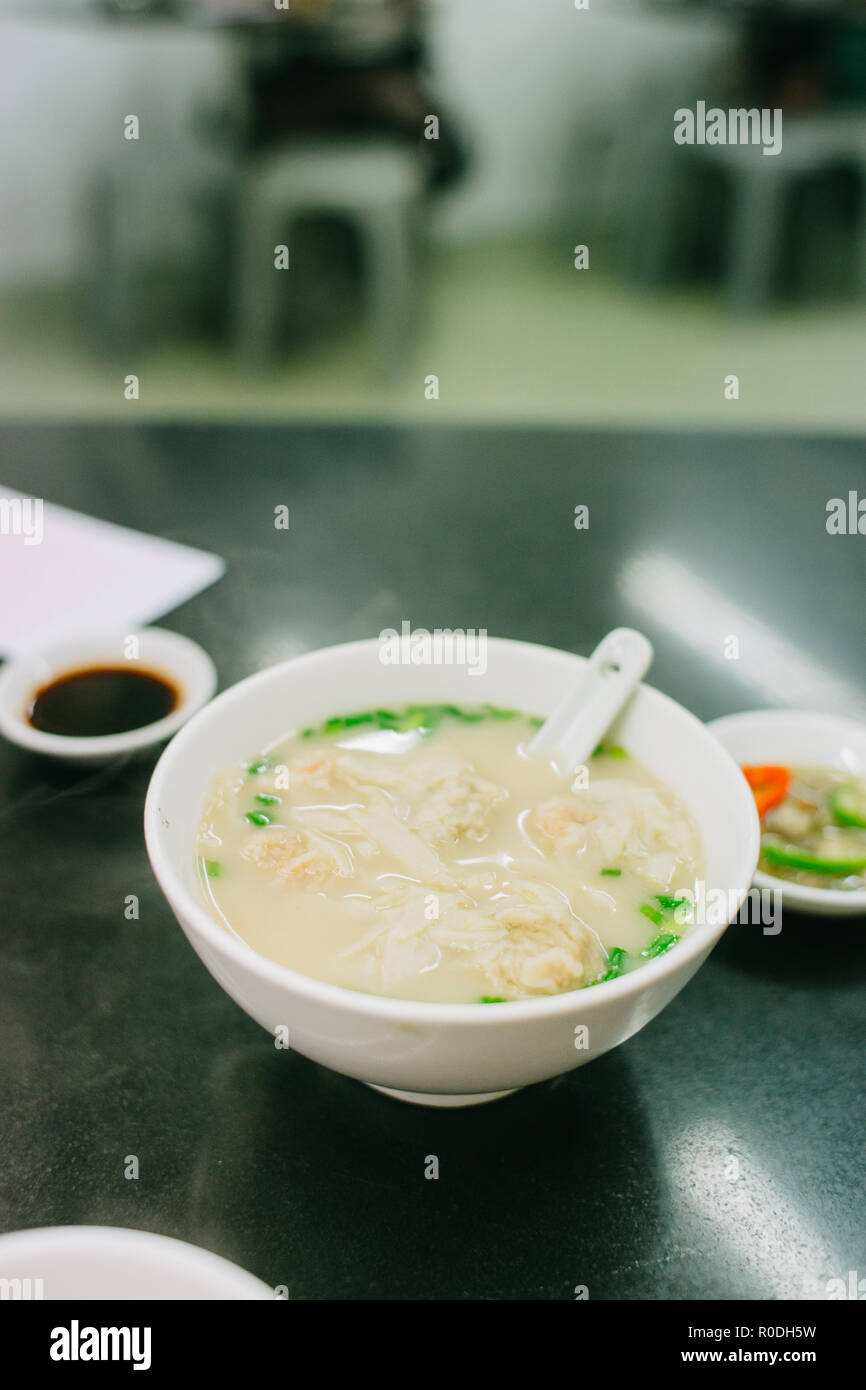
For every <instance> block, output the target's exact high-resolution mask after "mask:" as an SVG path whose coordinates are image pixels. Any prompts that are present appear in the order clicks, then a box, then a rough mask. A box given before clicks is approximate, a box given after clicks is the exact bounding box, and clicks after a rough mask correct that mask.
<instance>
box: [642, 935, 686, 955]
mask: <svg viewBox="0 0 866 1390" xmlns="http://www.w3.org/2000/svg"><path fill="white" fill-rule="evenodd" d="M678 941H679V937H678V936H677V934H676V932H673V931H663V932H659V934H658V936H657V937H656V938H655V940H654V941H651V942H650V944H649V945H648V946H647V948H646V950H645V951H641V955H642V956H645V957H646V959H647V960H652V958H653V956H661V955H664V953H665V951H669V950H670V948H671V947H672V946H676V944H677V942H678Z"/></svg>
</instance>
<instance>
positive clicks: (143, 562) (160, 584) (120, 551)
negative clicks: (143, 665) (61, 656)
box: [0, 484, 225, 656]
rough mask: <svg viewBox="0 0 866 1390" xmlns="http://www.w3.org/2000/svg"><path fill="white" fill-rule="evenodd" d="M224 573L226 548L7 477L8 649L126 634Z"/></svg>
mask: <svg viewBox="0 0 866 1390" xmlns="http://www.w3.org/2000/svg"><path fill="white" fill-rule="evenodd" d="M224 571H225V562H224V561H223V560H221V559H220V557H219V556H218V555H211V554H209V553H208V552H207V551H204V550H194V549H193V548H192V547H191V546H188V545H179V544H178V543H177V542H176V541H166V540H162V539H161V538H160V537H158V536H147V535H145V534H143V533H142V532H141V531H131V530H129V529H128V528H127V527H125V526H114V525H113V524H112V523H111V522H108V521H98V520H97V519H96V518H95V517H92V516H85V515H83V514H82V513H81V512H73V511H70V510H69V509H68V508H66V507H56V506H54V504H53V503H51V502H43V501H42V500H41V499H40V498H32V497H27V496H26V495H25V494H24V493H20V492H14V491H13V490H12V489H11V488H8V487H5V486H3V484H0V655H2V656H14V655H16V654H17V653H19V652H22V651H26V650H28V649H29V648H33V647H37V648H38V647H40V646H46V645H48V644H49V643H51V642H55V641H61V640H62V639H63V638H64V637H67V636H69V637H71V636H75V635H77V634H79V633H81V632H88V631H95V630H102V631H106V632H126V631H127V630H130V631H131V630H133V629H135V628H136V627H141V626H143V625H144V624H146V623H149V622H152V621H153V619H154V618H158V617H160V616H161V614H163V613H167V612H168V611H169V610H170V609H172V608H176V607H177V606H178V604H181V603H183V602H185V600H186V599H188V598H191V597H192V595H193V594H197V593H198V592H199V591H200V590H201V589H206V588H207V586H208V585H209V584H213V583H214V582H215V581H216V580H217V579H219V578H220V576H221V575H222V574H223V572H224Z"/></svg>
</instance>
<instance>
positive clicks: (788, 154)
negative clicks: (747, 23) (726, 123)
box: [688, 112, 866, 311]
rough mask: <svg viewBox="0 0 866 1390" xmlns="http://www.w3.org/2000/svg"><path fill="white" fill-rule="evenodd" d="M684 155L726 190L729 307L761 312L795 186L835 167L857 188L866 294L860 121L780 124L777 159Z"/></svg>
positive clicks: (752, 151)
mask: <svg viewBox="0 0 866 1390" xmlns="http://www.w3.org/2000/svg"><path fill="white" fill-rule="evenodd" d="M688 152H689V154H690V155H692V156H693V157H695V158H697V159H698V160H700V161H703V162H706V163H707V164H708V165H710V166H713V167H715V168H718V169H720V170H722V171H723V172H724V174H725V176H726V177H727V180H728V183H729V186H730V188H731V192H732V195H733V211H732V217H731V224H730V233H729V239H728V250H727V271H726V276H727V288H728V295H729V297H730V301H731V305H732V307H733V308H735V309H736V310H740V311H742V310H751V309H761V308H763V307H764V306H765V305H766V303H767V302H768V301H769V299H770V297H771V295H772V292H773V290H774V288H775V285H774V268H775V266H776V265H777V264H778V263H779V260H780V259H781V247H782V242H783V237H784V233H785V219H786V216H787V215H788V213H789V210H790V207H791V195H792V193H793V192H794V191H795V189H796V186H797V184H798V183H799V182H802V181H803V180H805V179H807V178H812V177H815V176H816V175H819V174H822V173H825V172H830V171H832V170H834V169H841V168H852V169H854V170H855V172H856V173H857V175H858V178H859V182H860V230H859V240H860V252H861V256H860V262H861V276H862V286H861V288H862V289H863V290H864V291H866V114H860V113H858V112H840V113H838V114H828V115H814V116H800V117H796V118H793V119H790V120H784V119H783V125H782V149H781V151H780V153H779V154H777V155H763V154H761V153H760V151H759V149H758V148H757V147H753V146H747V147H743V146H740V145H694V146H690V147H689V151H688Z"/></svg>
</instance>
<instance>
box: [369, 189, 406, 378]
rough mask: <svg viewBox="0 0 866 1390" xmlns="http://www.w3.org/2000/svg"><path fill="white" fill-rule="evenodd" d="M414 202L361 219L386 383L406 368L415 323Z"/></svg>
mask: <svg viewBox="0 0 866 1390" xmlns="http://www.w3.org/2000/svg"><path fill="white" fill-rule="evenodd" d="M416 214H417V204H416V202H415V200H414V199H408V200H403V201H400V202H394V203H391V204H388V205H387V206H383V207H377V208H374V209H370V210H368V211H366V212H364V213H363V214H362V216H361V217H360V219H359V220H360V226H361V234H362V238H363V246H364V270H365V274H366V277H367V302H368V306H369V315H370V328H371V333H372V337H373V344H374V353H375V360H376V365H377V369H378V371H379V373H380V374H381V375H382V376H383V377H385V378H386V379H388V378H392V377H394V376H395V375H396V373H397V372H398V370H399V368H400V366H401V365H402V363H403V360H404V358H405V354H406V351H407V348H408V346H409V342H410V339H411V334H412V329H413V327H414V322H415V318H416V275H417V265H416V261H415V255H414V236H413V232H414V225H413V224H414V219H415V216H416Z"/></svg>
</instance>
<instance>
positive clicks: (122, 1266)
mask: <svg viewBox="0 0 866 1390" xmlns="http://www.w3.org/2000/svg"><path fill="white" fill-rule="evenodd" d="M0 1279H2V1280H9V1281H16V1280H17V1281H18V1283H15V1282H10V1283H8V1284H4V1285H3V1289H4V1293H3V1297H4V1298H13V1299H18V1300H22V1301H38V1300H40V1299H45V1300H47V1301H53V1300H55V1299H65V1298H71V1299H115V1298H116V1299H124V1300H127V1299H147V1300H153V1299H199V1298H201V1299H243V1300H249V1299H266V1298H269V1299H273V1298H274V1297H275V1293H274V1290H273V1289H271V1288H269V1287H268V1285H267V1284H264V1283H262V1281H261V1279H256V1278H255V1276H254V1275H252V1274H248V1273H247V1272H246V1270H244V1269H240V1268H239V1267H238V1266H237V1265H234V1264H232V1263H231V1262H230V1261H229V1260H224V1259H223V1258H222V1256H220V1255H213V1254H211V1252H210V1251H209V1250H201V1249H200V1248H199V1247H198V1246H197V1245H188V1244H187V1242H186V1241H184V1240H173V1239H172V1238H171V1237H170V1236H158V1235H152V1234H151V1233H150V1232H149V1231H130V1230H125V1229H124V1228H122V1227H120V1226H41V1227H37V1228H35V1229H33V1230H29V1231H11V1232H10V1233H9V1234H8V1235H3V1236H0Z"/></svg>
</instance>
